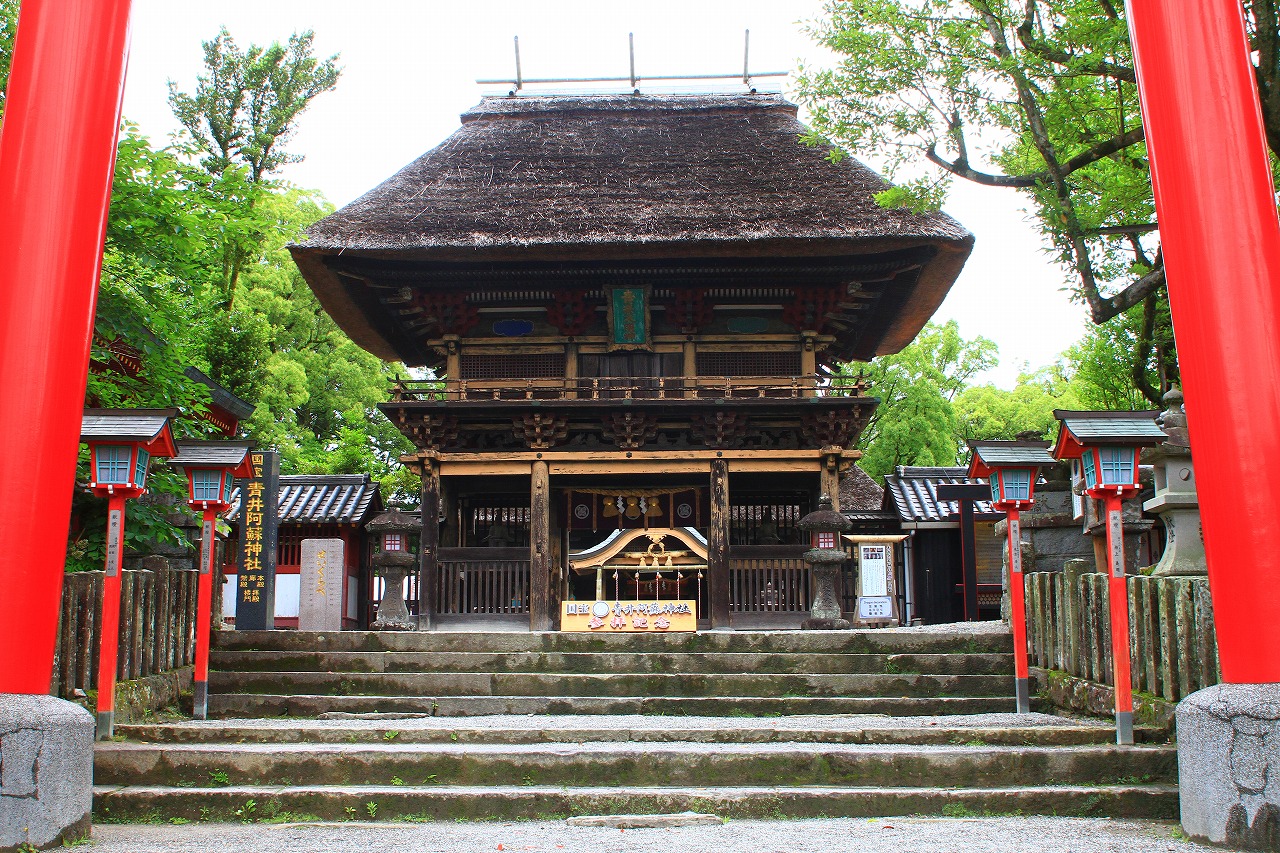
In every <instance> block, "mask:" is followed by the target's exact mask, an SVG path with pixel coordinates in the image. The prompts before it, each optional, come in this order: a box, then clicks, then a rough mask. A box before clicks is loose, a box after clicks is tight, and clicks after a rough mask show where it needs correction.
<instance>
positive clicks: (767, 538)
mask: <svg viewBox="0 0 1280 853" xmlns="http://www.w3.org/2000/svg"><path fill="white" fill-rule="evenodd" d="M808 511H809V497H808V495H806V494H803V493H800V492H794V493H778V494H750V493H747V494H743V495H741V496H740V497H735V498H734V499H733V501H732V502H731V503H730V505H729V543H730V544H731V545H807V544H808V536H807V535H804V534H802V533H801V531H800V529H799V528H798V527H797V526H796V524H797V522H799V521H800V519H801V517H802V516H804V515H805V513H807V512H808Z"/></svg>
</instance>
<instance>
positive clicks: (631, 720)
mask: <svg viewBox="0 0 1280 853" xmlns="http://www.w3.org/2000/svg"><path fill="white" fill-rule="evenodd" d="M334 716H335V717H336V718H334V719H320V720H299V719H293V718H285V719H250V720H225V721H223V720H208V721H190V722H183V723H160V724H143V725H123V726H116V729H115V731H116V734H117V735H118V736H120V737H123V738H125V739H126V740H128V741H131V742H146V743H174V744H178V743H311V744H330V743H378V744H383V743H392V742H394V743H459V744H467V743H477V744H525V743H665V742H675V741H683V742H687V743H844V744H855V743H861V744H920V745H925V744H967V745H975V746H976V745H984V744H992V745H1005V746H1017V745H1025V746H1032V745H1035V746H1055V745H1056V746H1081V745H1087V744H1110V743H1114V742H1115V731H1114V729H1113V728H1112V727H1111V726H1110V725H1108V724H1105V723H1102V722H1100V721H1086V720H1078V721H1077V720H1065V719H1063V718H1061V717H1054V716H1050V715H1048V714H1026V715H1018V714H980V715H970V716H959V715H956V716H947V717H885V716H880V715H859V714H848V715H841V716H834V717H832V716H790V717H773V718H766V719H754V718H744V717H736V718H735V717H658V716H648V717H646V716H635V715H616V716H588V715H580V716H502V715H495V716H490V717H430V716H424V715H416V716H406V715H400V714H365V715H346V714H337V715H334ZM1136 735H1137V737H1138V739H1139V741H1140V742H1159V738H1160V737H1161V733H1159V732H1157V731H1156V730H1153V729H1144V728H1141V727H1139V728H1138V730H1137V732H1136Z"/></svg>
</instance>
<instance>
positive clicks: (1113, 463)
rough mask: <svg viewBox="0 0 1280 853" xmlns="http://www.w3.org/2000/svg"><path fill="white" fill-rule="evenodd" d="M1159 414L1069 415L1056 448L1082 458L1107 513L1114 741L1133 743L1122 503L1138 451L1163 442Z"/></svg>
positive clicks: (1088, 484)
mask: <svg viewBox="0 0 1280 853" xmlns="http://www.w3.org/2000/svg"><path fill="white" fill-rule="evenodd" d="M1158 414H1160V413H1159V412H1068V411H1062V410H1055V411H1054V413H1053V416H1054V417H1055V418H1057V419H1058V420H1060V421H1062V426H1061V427H1060V428H1059V430H1058V441H1057V443H1055V444H1054V446H1053V455H1054V457H1055V458H1057V459H1079V460H1080V466H1081V468H1082V469H1083V470H1084V485H1085V494H1087V495H1088V496H1089V497H1091V498H1093V499H1095V500H1101V501H1103V503H1104V505H1105V507H1106V514H1107V567H1108V569H1109V571H1108V575H1109V580H1108V583H1107V601H1108V605H1109V609H1110V612H1111V661H1112V666H1111V672H1112V676H1113V680H1114V681H1115V694H1116V743H1119V744H1132V743H1133V677H1132V673H1131V665H1130V659H1129V584H1128V581H1127V580H1126V579H1125V570H1124V518H1123V509H1122V503H1123V501H1124V500H1126V499H1128V498H1132V497H1134V496H1135V495H1137V494H1138V492H1139V491H1140V490H1141V486H1140V485H1139V484H1138V448H1140V447H1151V446H1154V445H1157V444H1160V443H1162V442H1163V441H1164V440H1165V438H1166V436H1165V434H1164V432H1163V431H1162V430H1161V429H1160V427H1158V426H1156V422H1155V418H1156V416H1157V415H1158Z"/></svg>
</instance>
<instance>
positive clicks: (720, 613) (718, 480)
mask: <svg viewBox="0 0 1280 853" xmlns="http://www.w3.org/2000/svg"><path fill="white" fill-rule="evenodd" d="M707 596H708V597H709V598H710V605H711V606H710V608H709V610H710V612H711V627H712V628H728V627H730V625H729V463H728V461H727V460H724V459H712V460H711V520H710V524H709V525H708V527H707Z"/></svg>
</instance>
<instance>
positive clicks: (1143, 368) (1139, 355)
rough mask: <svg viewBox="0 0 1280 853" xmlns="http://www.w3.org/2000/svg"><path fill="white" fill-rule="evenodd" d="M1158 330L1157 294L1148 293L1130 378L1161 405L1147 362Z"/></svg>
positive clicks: (1143, 392) (1155, 402)
mask: <svg viewBox="0 0 1280 853" xmlns="http://www.w3.org/2000/svg"><path fill="white" fill-rule="evenodd" d="M1155 330H1156V295H1155V294H1154V293H1149V294H1147V296H1146V298H1145V299H1144V300H1143V305H1142V330H1141V331H1140V332H1139V333H1138V351H1137V352H1136V353H1134V354H1133V363H1132V364H1131V365H1130V366H1129V371H1130V372H1129V378H1130V379H1132V380H1133V387H1135V388H1137V389H1138V391H1139V392H1140V393H1141V394H1142V396H1144V397H1146V398H1147V399H1148V400H1150V401H1151V402H1152V403H1154V404H1156V405H1157V406H1158V405H1160V402H1161V401H1160V390H1159V389H1158V388H1155V387H1153V386H1152V385H1151V380H1150V379H1149V378H1147V362H1148V361H1150V360H1151V348H1152V345H1153V344H1154V338H1155Z"/></svg>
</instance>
